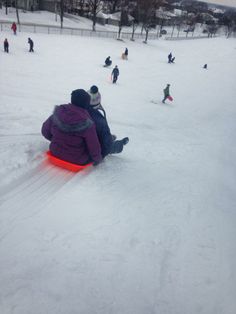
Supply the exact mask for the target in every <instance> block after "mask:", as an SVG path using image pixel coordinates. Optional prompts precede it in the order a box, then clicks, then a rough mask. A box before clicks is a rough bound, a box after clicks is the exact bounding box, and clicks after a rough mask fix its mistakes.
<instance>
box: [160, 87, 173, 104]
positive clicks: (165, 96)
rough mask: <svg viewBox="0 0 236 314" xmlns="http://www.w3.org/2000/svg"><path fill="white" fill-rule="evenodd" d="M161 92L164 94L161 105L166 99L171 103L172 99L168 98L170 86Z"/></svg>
mask: <svg viewBox="0 0 236 314" xmlns="http://www.w3.org/2000/svg"><path fill="white" fill-rule="evenodd" d="M163 92H164V98H163V100H162V103H163V104H164V103H165V101H166V99H169V100H170V101H173V98H172V97H171V96H170V84H167V85H166V88H165V89H164V90H163Z"/></svg>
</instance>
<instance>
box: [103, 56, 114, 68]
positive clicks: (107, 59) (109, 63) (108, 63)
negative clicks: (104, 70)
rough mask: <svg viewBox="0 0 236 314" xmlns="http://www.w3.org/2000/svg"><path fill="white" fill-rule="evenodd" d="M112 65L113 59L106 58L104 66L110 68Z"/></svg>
mask: <svg viewBox="0 0 236 314" xmlns="http://www.w3.org/2000/svg"><path fill="white" fill-rule="evenodd" d="M111 64H112V61H111V57H110V56H109V57H107V58H106V60H105V65H104V66H106V67H109V66H110V65H111Z"/></svg>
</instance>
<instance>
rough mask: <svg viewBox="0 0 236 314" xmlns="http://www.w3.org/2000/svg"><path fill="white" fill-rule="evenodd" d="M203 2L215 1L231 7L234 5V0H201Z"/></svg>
mask: <svg viewBox="0 0 236 314" xmlns="http://www.w3.org/2000/svg"><path fill="white" fill-rule="evenodd" d="M203 2H208V3H217V4H221V5H228V6H231V7H236V0H203Z"/></svg>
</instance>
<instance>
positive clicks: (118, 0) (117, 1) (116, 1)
mask: <svg viewBox="0 0 236 314" xmlns="http://www.w3.org/2000/svg"><path fill="white" fill-rule="evenodd" d="M120 4H121V0H112V1H111V13H115V12H116V11H117V8H118V5H120Z"/></svg>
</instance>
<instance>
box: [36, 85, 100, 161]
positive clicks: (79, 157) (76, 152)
mask: <svg viewBox="0 0 236 314" xmlns="http://www.w3.org/2000/svg"><path fill="white" fill-rule="evenodd" d="M89 103H90V96H89V94H88V93H87V92H86V91H85V90H83V89H77V90H74V91H73V92H72V93H71V103H69V104H66V105H60V106H56V107H55V109H54V112H53V114H52V115H51V116H50V117H49V118H48V119H47V120H46V121H45V122H44V123H43V126H42V130H41V132H42V135H43V136H44V137H45V138H46V139H47V140H49V141H50V142H51V143H50V146H49V149H50V151H51V153H52V155H54V156H55V157H58V158H60V159H62V160H65V161H69V162H71V163H75V164H79V165H86V164H88V163H91V162H92V163H93V164H94V165H97V164H98V163H99V162H100V161H102V155H101V146H100V143H99V140H98V136H97V133H96V126H95V123H94V122H93V120H92V118H91V117H90V115H89V113H88V111H87V110H86V108H87V107H88V106H89Z"/></svg>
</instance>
